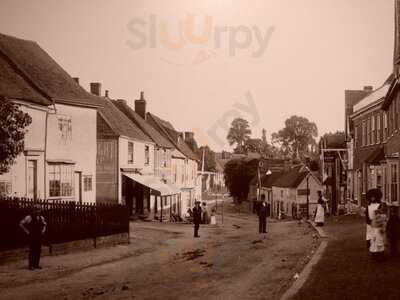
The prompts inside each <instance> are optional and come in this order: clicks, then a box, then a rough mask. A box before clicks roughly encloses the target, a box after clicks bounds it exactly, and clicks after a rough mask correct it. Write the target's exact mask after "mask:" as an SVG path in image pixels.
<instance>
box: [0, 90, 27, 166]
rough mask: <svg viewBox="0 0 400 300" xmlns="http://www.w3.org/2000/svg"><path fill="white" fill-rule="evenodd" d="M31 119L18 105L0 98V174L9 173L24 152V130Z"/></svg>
mask: <svg viewBox="0 0 400 300" xmlns="http://www.w3.org/2000/svg"><path fill="white" fill-rule="evenodd" d="M31 122H32V118H31V117H30V116H29V115H28V114H27V113H24V112H23V111H22V110H20V108H19V105H17V104H14V103H12V102H11V101H9V100H7V99H6V98H4V97H0V174H1V173H6V172H8V171H9V169H10V167H11V165H12V164H13V163H14V162H15V159H16V158H17V156H18V155H19V154H20V153H21V152H22V151H24V137H25V128H26V127H27V126H28V125H29V124H31Z"/></svg>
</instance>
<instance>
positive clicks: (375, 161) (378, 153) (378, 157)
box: [365, 148, 385, 165]
mask: <svg viewBox="0 0 400 300" xmlns="http://www.w3.org/2000/svg"><path fill="white" fill-rule="evenodd" d="M382 160H385V151H384V150H383V148H378V149H376V150H375V151H374V152H372V153H371V155H370V156H368V158H367V159H366V160H365V162H366V163H368V164H370V165H379V164H380V162H381V161H382Z"/></svg>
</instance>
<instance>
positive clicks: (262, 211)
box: [258, 194, 268, 233]
mask: <svg viewBox="0 0 400 300" xmlns="http://www.w3.org/2000/svg"><path fill="white" fill-rule="evenodd" d="M267 215H268V206H267V203H266V202H265V195H264V194H263V195H261V203H260V205H259V206H258V221H259V226H258V228H259V232H260V233H267Z"/></svg>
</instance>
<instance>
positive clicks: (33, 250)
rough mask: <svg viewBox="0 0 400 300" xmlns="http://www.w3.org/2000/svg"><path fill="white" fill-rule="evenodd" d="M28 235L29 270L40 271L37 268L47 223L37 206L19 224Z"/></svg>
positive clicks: (38, 267)
mask: <svg viewBox="0 0 400 300" xmlns="http://www.w3.org/2000/svg"><path fill="white" fill-rule="evenodd" d="M19 226H20V227H21V228H22V230H23V231H24V232H25V233H26V234H27V235H28V240H29V270H34V269H41V267H40V266H39V261H40V253H41V251H42V238H43V235H44V233H45V232H46V226H47V223H46V221H45V220H44V217H43V215H42V212H41V210H40V207H39V206H35V208H34V210H33V213H32V214H31V215H27V216H26V217H25V218H24V219H23V220H22V221H21V222H20V224H19Z"/></svg>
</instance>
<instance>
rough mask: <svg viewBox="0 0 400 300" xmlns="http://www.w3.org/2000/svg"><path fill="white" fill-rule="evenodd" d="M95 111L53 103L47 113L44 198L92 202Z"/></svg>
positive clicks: (94, 180)
mask: <svg viewBox="0 0 400 300" xmlns="http://www.w3.org/2000/svg"><path fill="white" fill-rule="evenodd" d="M96 124H97V110H96V109H95V108H84V107H78V106H69V105H63V104H56V105H55V111H53V112H52V113H50V114H49V116H48V130H47V143H46V145H47V151H46V162H47V164H46V166H45V167H46V182H45V183H46V195H47V198H48V199H54V200H65V201H77V202H88V203H95V202H96V152H97V146H96V136H97V132H96V130H97V129H96Z"/></svg>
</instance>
